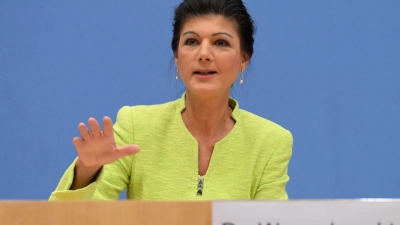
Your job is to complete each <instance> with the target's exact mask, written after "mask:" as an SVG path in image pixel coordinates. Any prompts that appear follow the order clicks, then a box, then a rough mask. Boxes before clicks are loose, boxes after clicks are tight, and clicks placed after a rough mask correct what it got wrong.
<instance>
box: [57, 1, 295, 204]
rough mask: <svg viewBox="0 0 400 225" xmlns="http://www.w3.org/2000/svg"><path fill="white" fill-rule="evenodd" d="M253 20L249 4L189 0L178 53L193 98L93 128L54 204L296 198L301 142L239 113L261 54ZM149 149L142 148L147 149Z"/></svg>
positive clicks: (124, 114)
mask: <svg viewBox="0 0 400 225" xmlns="http://www.w3.org/2000/svg"><path fill="white" fill-rule="evenodd" d="M253 34H254V26H253V21H252V19H251V17H250V15H249V14H248V12H247V10H246V8H245V6H244V5H243V3H242V1H241V0H185V1H183V2H182V3H181V4H180V5H179V6H178V7H177V8H176V9H175V17H174V31H173V39H172V50H173V52H174V58H175V64H176V67H177V79H182V81H183V83H184V84H185V86H186V92H185V94H183V96H182V98H181V99H178V100H175V101H172V102H168V103H165V104H161V105H152V106H134V107H127V106H126V107H123V108H122V109H120V111H119V112H118V115H117V121H116V123H115V124H114V127H113V125H112V122H111V119H110V118H109V117H104V119H103V124H104V125H103V131H101V130H100V126H99V123H98V122H97V121H96V120H95V119H93V118H90V119H89V121H88V123H89V128H88V127H86V125H85V124H83V123H80V124H79V126H78V127H79V131H80V134H81V138H78V137H76V138H74V139H73V143H74V145H75V147H76V150H77V152H78V158H77V159H76V160H75V161H74V163H73V164H72V165H71V166H70V167H69V168H68V170H67V171H66V172H65V174H64V176H63V177H62V179H61V181H60V183H59V185H58V187H57V189H56V190H55V191H54V192H53V193H52V195H51V197H50V200H63V199H118V197H119V194H120V192H121V191H123V190H124V189H126V188H127V197H128V198H129V199H159V200H160V199H169V200H194V199H202V200H216V199H287V198H288V197H287V194H286V191H285V186H286V183H287V182H288V180H289V177H288V175H287V168H288V163H289V160H290V157H291V148H292V136H291V134H290V132H289V131H287V130H285V129H283V128H282V127H280V126H279V125H277V124H275V123H273V122H271V121H268V120H266V119H263V118H261V117H258V116H256V115H254V114H252V113H249V112H247V111H244V110H241V109H239V105H238V103H237V102H236V101H235V100H234V99H231V98H229V94H230V91H231V86H232V85H233V83H234V82H235V81H236V80H237V77H238V74H239V75H240V76H239V77H240V83H242V82H243V75H242V72H243V71H244V70H245V69H246V67H247V66H248V64H249V61H250V59H251V56H252V54H253V42H254V39H253ZM139 146H140V152H139Z"/></svg>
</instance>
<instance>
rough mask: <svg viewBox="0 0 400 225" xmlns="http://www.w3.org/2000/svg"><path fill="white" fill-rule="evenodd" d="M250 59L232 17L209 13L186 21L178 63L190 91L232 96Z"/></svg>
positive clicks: (205, 95)
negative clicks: (232, 88)
mask: <svg viewBox="0 0 400 225" xmlns="http://www.w3.org/2000/svg"><path fill="white" fill-rule="evenodd" d="M248 61H249V59H248V57H246V55H245V54H244V53H242V51H241V48H240V38H239V34H238V32H237V29H236V23H235V22H233V21H232V20H229V19H226V18H225V17H223V16H217V15H209V16H201V17H195V18H192V19H189V20H188V21H186V23H185V24H184V26H183V28H182V31H181V36H180V40H179V46H178V50H177V52H176V53H175V63H176V65H177V67H178V69H179V75H180V77H181V79H182V81H183V83H184V84H185V85H186V89H187V92H190V94H192V95H193V94H194V95H201V96H204V97H212V96H217V95H224V94H225V95H228V96H229V93H230V88H231V86H232V84H233V83H234V82H235V80H236V79H237V77H238V74H239V72H240V71H241V70H242V69H243V70H244V69H245V68H246V66H247V64H248Z"/></svg>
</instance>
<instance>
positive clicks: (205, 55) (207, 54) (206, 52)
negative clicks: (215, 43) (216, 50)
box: [198, 41, 214, 61]
mask: <svg viewBox="0 0 400 225" xmlns="http://www.w3.org/2000/svg"><path fill="white" fill-rule="evenodd" d="M213 59H214V58H213V54H212V45H211V44H210V43H209V42H208V41H203V42H202V43H201V44H200V46H199V55H198V60H199V61H212V60H213Z"/></svg>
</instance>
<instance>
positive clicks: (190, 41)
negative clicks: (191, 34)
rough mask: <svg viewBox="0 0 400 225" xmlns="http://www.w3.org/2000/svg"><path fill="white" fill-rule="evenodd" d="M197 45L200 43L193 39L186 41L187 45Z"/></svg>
mask: <svg viewBox="0 0 400 225" xmlns="http://www.w3.org/2000/svg"><path fill="white" fill-rule="evenodd" d="M197 43H198V41H197V40H196V39H193V38H189V39H187V40H186V41H185V45H196V44H197Z"/></svg>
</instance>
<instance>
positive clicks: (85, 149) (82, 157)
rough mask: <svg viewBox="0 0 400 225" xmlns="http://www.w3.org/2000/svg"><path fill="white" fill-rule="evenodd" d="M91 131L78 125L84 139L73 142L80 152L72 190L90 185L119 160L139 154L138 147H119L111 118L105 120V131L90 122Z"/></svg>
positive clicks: (93, 120)
mask: <svg viewBox="0 0 400 225" xmlns="http://www.w3.org/2000/svg"><path fill="white" fill-rule="evenodd" d="M88 124H89V127H90V129H88V127H86V125H85V124H84V123H80V124H79V125H78V129H79V132H80V134H81V136H82V138H79V137H75V138H74V139H73V140H72V142H73V143H74V145H75V148H76V151H77V152H78V160H77V162H76V166H75V176H74V181H73V184H72V186H71V189H78V188H82V187H84V186H86V185H88V184H89V183H90V182H91V181H92V180H93V178H94V177H95V175H96V173H97V172H98V171H99V169H100V168H101V167H102V166H103V165H105V164H109V163H112V162H114V161H116V160H118V159H119V158H122V157H125V156H128V155H133V154H136V153H138V152H139V150H140V148H139V146H137V145H133V144H132V145H126V146H117V145H116V143H115V138H114V131H113V124H112V121H111V119H110V118H109V117H107V116H106V117H104V118H103V131H101V129H100V125H99V123H98V122H97V121H96V120H95V119H94V118H90V119H89V120H88Z"/></svg>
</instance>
